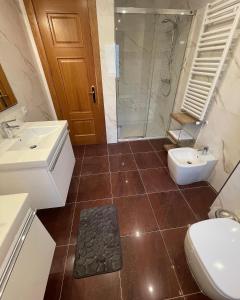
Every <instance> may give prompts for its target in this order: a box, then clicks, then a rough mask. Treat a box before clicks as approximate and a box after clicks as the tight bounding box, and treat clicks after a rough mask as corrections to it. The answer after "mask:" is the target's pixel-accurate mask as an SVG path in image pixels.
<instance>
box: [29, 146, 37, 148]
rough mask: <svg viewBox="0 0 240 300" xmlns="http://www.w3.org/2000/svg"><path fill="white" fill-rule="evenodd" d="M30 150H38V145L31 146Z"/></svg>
mask: <svg viewBox="0 0 240 300" xmlns="http://www.w3.org/2000/svg"><path fill="white" fill-rule="evenodd" d="M29 148H30V149H35V148H37V145H32V146H30V147H29Z"/></svg>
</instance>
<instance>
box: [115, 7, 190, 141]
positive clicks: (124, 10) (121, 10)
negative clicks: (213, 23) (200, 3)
mask: <svg viewBox="0 0 240 300" xmlns="http://www.w3.org/2000/svg"><path fill="white" fill-rule="evenodd" d="M117 14H124V15H125V14H133V15H135V14H145V15H146V14H150V15H153V16H154V17H155V16H156V15H164V16H165V15H175V16H177V15H179V16H194V15H195V11H192V10H183V9H157V8H136V7H115V24H116V25H115V26H117V20H116V18H117ZM191 25H192V19H191V21H190V27H189V28H190V29H189V31H188V35H187V40H188V37H189V33H190V30H191ZM154 30H155V28H154ZM154 34H155V33H153V35H154ZM115 41H116V73H117V76H116V85H117V126H118V140H131V139H133V140H134V139H145V138H149V136H147V129H148V128H147V127H148V122H149V109H150V102H151V91H150V93H149V95H148V96H147V97H146V107H147V108H146V117H145V122H144V125H143V134H142V135H135V136H128V137H120V134H119V130H120V129H119V126H120V125H119V124H120V122H119V108H118V104H119V103H118V101H119V81H120V76H119V75H120V66H119V63H120V58H119V55H120V54H119V45H118V46H117V37H116V28H115ZM153 43H154V41H153ZM186 44H187V43H186ZM186 48H187V46H186V47H185V49H184V53H183V59H182V61H181V65H182V64H183V61H184V57H185V52H186ZM150 68H151V67H150ZM149 76H150V81H149V90H151V88H152V81H153V68H152V70H151V71H150V74H149ZM179 79H180V74H179V77H178V79H177V83H176V91H175V94H174V97H173V98H174V99H173V105H172V108H173V107H174V103H175V98H176V92H177V87H178V82H179ZM157 137H158V136H156V138H157Z"/></svg>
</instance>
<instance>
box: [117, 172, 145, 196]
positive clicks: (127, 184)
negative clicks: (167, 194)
mask: <svg viewBox="0 0 240 300" xmlns="http://www.w3.org/2000/svg"><path fill="white" fill-rule="evenodd" d="M111 180H112V192H113V196H114V197H121V196H130V195H137V194H144V193H145V190H144V187H143V184H142V181H141V178H140V176H139V173H138V172H137V171H128V172H116V173H111Z"/></svg>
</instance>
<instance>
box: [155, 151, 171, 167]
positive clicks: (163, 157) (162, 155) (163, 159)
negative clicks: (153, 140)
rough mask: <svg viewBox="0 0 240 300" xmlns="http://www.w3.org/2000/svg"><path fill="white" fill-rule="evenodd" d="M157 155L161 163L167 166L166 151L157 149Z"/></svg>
mask: <svg viewBox="0 0 240 300" xmlns="http://www.w3.org/2000/svg"><path fill="white" fill-rule="evenodd" d="M157 155H158V156H159V157H160V160H161V162H162V164H163V165H164V166H165V167H168V153H167V151H165V150H163V151H158V152H157Z"/></svg>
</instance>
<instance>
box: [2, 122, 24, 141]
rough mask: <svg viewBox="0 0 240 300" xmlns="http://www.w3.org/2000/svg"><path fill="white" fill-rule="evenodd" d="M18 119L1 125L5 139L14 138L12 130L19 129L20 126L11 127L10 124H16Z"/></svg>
mask: <svg viewBox="0 0 240 300" xmlns="http://www.w3.org/2000/svg"><path fill="white" fill-rule="evenodd" d="M15 121H16V119H13V120H8V121H4V122H2V123H0V128H1V130H2V134H3V137H4V138H6V139H10V138H12V137H13V133H12V129H14V128H19V127H20V126H19V125H9V124H8V123H10V122H15Z"/></svg>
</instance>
